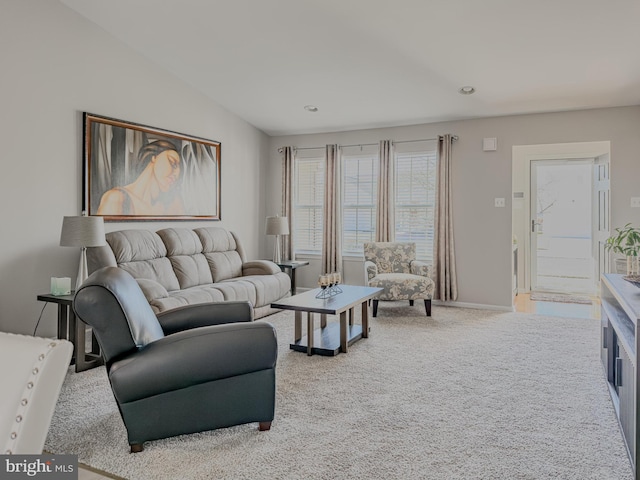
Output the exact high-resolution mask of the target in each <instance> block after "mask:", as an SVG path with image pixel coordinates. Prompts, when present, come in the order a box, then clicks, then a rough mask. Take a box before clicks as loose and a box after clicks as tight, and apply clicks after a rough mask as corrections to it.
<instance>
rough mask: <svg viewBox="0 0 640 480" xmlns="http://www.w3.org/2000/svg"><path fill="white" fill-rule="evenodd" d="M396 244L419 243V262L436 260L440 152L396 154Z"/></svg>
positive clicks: (417, 246)
mask: <svg viewBox="0 0 640 480" xmlns="http://www.w3.org/2000/svg"><path fill="white" fill-rule="evenodd" d="M395 196H396V208H395V221H396V227H395V229H396V232H395V233H396V241H397V242H415V243H416V256H417V258H418V260H424V261H427V262H432V261H433V240H434V226H435V225H434V223H435V203H436V152H435V151H424V152H412V153H411V152H410V153H396V185H395Z"/></svg>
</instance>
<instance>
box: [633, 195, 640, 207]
mask: <svg viewBox="0 0 640 480" xmlns="http://www.w3.org/2000/svg"><path fill="white" fill-rule="evenodd" d="M631 208H640V197H631Z"/></svg>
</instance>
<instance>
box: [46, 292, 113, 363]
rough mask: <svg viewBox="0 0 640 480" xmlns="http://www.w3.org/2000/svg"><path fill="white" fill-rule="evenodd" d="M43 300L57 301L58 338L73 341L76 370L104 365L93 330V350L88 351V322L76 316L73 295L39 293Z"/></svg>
mask: <svg viewBox="0 0 640 480" xmlns="http://www.w3.org/2000/svg"><path fill="white" fill-rule="evenodd" d="M38 300H39V301H41V302H49V303H56V304H57V305H58V338H61V339H65V340H69V341H70V342H71V343H73V356H72V357H71V363H72V364H73V363H74V362H75V364H76V372H84V371H85V370H89V369H90V368H94V367H97V366H99V365H102V363H103V360H102V355H101V353H100V346H99V345H98V342H97V340H96V337H95V335H93V330H92V331H91V333H90V335H91V350H89V351H88V352H87V346H86V341H87V324H86V323H84V322H83V321H82V320H78V319H77V318H76V314H75V313H74V311H73V308H72V305H73V295H51V294H50V293H45V294H42V295H38Z"/></svg>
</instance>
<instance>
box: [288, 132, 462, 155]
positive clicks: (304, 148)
mask: <svg viewBox="0 0 640 480" xmlns="http://www.w3.org/2000/svg"><path fill="white" fill-rule="evenodd" d="M451 139H452V140H453V141H454V142H455V141H456V140H458V136H457V135H451ZM435 140H438V137H435V138H421V139H419V140H398V141H395V140H393V141H392V142H393V143H413V142H433V141H435ZM376 145H379V143H357V144H354V145H340V147H342V148H347V147H372V146H376ZM283 148H284V147H280V148H279V149H278V153H282V152H283V150H282V149H283ZM325 148H326V145H325V146H324V147H294V150H322V149H325Z"/></svg>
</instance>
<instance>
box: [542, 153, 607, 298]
mask: <svg viewBox="0 0 640 480" xmlns="http://www.w3.org/2000/svg"><path fill="white" fill-rule="evenodd" d="M532 168H533V169H534V170H535V171H534V172H532V176H531V178H532V182H533V184H532V194H533V195H532V206H531V207H532V219H533V220H534V222H533V223H532V242H531V245H532V252H531V253H532V259H531V261H532V267H533V268H532V269H531V270H532V276H533V278H532V279H531V280H532V282H531V286H532V290H534V291H549V292H563V293H589V294H592V293H594V292H595V268H594V249H593V230H592V227H593V220H592V191H593V181H592V175H593V163H581V162H580V161H563V160H559V161H540V162H532Z"/></svg>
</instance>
